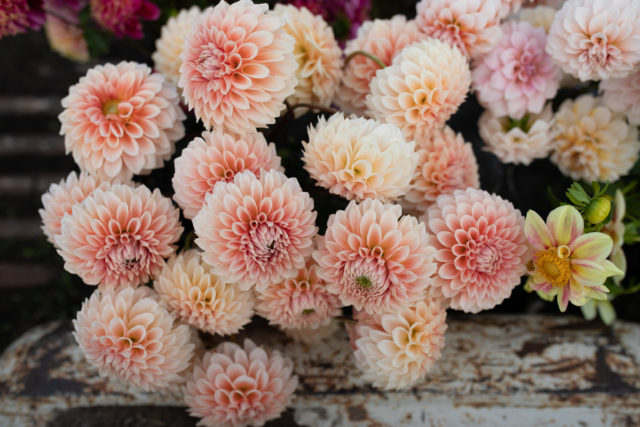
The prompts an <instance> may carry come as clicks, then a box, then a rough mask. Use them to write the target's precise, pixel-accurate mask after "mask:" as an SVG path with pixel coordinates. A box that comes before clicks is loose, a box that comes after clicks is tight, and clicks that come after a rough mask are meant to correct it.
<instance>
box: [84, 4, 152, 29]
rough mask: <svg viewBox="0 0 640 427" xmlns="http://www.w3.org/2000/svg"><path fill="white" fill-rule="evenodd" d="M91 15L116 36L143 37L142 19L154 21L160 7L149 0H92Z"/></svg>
mask: <svg viewBox="0 0 640 427" xmlns="http://www.w3.org/2000/svg"><path fill="white" fill-rule="evenodd" d="M89 4H90V5H91V17H92V18H93V19H94V20H95V21H96V22H97V23H98V24H99V25H100V26H101V27H103V28H106V29H107V30H109V31H111V32H113V34H115V35H116V37H131V38H134V39H141V38H142V37H143V36H144V34H143V32H142V22H140V21H142V20H145V21H154V20H156V19H158V17H159V16H160V9H159V8H158V6H156V5H155V4H153V3H152V2H151V1H149V0H90V1H89Z"/></svg>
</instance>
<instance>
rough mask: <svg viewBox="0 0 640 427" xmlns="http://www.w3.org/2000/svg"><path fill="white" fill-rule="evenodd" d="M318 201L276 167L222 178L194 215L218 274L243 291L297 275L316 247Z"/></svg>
mask: <svg viewBox="0 0 640 427" xmlns="http://www.w3.org/2000/svg"><path fill="white" fill-rule="evenodd" d="M315 219H316V213H315V212H314V211H313V199H312V198H311V197H310V196H309V194H307V193H305V192H303V191H302V189H301V188H300V184H299V183H298V181H297V180H296V179H295V178H287V177H286V176H285V175H284V174H283V173H282V172H278V171H275V170H271V171H268V172H263V173H262V174H261V175H260V177H259V178H258V177H256V176H255V175H254V174H253V172H251V171H244V172H241V173H239V174H237V175H236V176H235V177H234V179H233V182H229V183H226V182H219V183H218V184H216V186H215V188H214V189H213V192H212V193H209V194H208V195H207V196H206V199H205V204H204V206H203V207H202V209H201V210H200V212H198V215H196V217H195V218H194V219H193V227H194V230H195V233H196V235H197V236H198V238H197V239H196V243H197V244H198V246H199V247H200V248H201V249H202V250H203V251H204V254H203V256H202V258H203V259H204V261H205V262H206V263H208V264H210V265H211V266H213V271H214V273H215V274H216V275H217V276H219V277H220V278H221V279H222V280H225V281H227V282H229V283H238V284H239V285H240V287H241V289H249V288H250V287H252V286H254V285H256V286H257V287H258V288H259V289H263V288H264V287H266V286H268V285H270V284H272V283H278V282H280V281H282V280H284V279H288V278H291V277H295V276H296V274H297V273H298V270H300V269H301V268H302V267H304V265H305V258H306V257H307V256H308V255H310V254H311V252H312V251H313V236H314V235H315V234H316V232H317V228H316V226H315Z"/></svg>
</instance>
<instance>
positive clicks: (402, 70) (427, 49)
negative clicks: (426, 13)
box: [366, 39, 471, 139]
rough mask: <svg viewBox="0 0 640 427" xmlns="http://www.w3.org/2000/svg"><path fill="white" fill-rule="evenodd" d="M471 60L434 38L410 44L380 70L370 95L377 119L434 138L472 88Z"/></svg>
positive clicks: (371, 109)
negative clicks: (387, 65) (435, 130)
mask: <svg viewBox="0 0 640 427" xmlns="http://www.w3.org/2000/svg"><path fill="white" fill-rule="evenodd" d="M470 84H471V77H470V71H469V64H468V63H467V60H466V59H465V57H464V56H463V55H462V53H460V51H459V50H458V49H456V48H453V47H451V46H449V45H447V44H445V43H443V42H441V41H439V40H436V39H429V40H424V41H420V42H416V43H413V44H411V45H409V46H407V47H405V48H404V49H403V50H402V51H401V52H400V53H399V54H398V55H396V57H395V58H394V59H393V62H392V64H391V65H390V66H389V67H387V68H385V69H383V70H379V71H378V72H377V73H376V76H375V77H374V78H373V80H372V81H371V85H370V87H369V88H370V90H371V93H370V94H369V95H367V97H366V104H367V108H368V109H369V113H370V114H371V116H372V117H373V118H375V119H378V120H380V121H383V122H387V123H391V124H393V125H396V126H397V127H399V128H400V129H401V130H402V132H403V134H404V135H405V137H406V138H407V139H419V138H423V137H426V136H428V134H429V133H430V132H432V131H433V130H434V129H438V128H440V127H442V125H444V123H445V122H446V121H447V119H449V117H450V116H451V115H452V114H453V113H455V112H456V110H457V109H458V107H459V106H460V104H462V102H463V101H464V99H465V98H466V96H467V92H468V91H469V85H470Z"/></svg>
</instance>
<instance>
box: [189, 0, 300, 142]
mask: <svg viewBox="0 0 640 427" xmlns="http://www.w3.org/2000/svg"><path fill="white" fill-rule="evenodd" d="M268 9H269V6H268V5H266V4H253V3H252V2H251V1H250V0H240V1H239V2H237V3H233V4H231V5H229V4H227V3H226V2H225V1H224V0H222V1H221V2H220V3H218V5H217V6H215V7H214V8H209V9H207V10H205V11H204V12H203V15H202V18H201V19H200V20H198V22H197V24H196V25H195V27H194V29H193V32H191V33H190V35H189V36H188V37H187V38H186V39H185V42H184V49H183V51H182V56H181V59H182V65H181V66H180V81H179V85H180V87H182V88H183V96H184V98H185V100H186V101H187V103H188V105H189V108H190V109H193V110H194V111H195V114H196V117H197V118H199V119H201V120H202V122H203V123H204V125H205V127H207V128H212V127H216V128H220V129H222V130H225V129H226V130H228V131H231V132H235V133H243V132H245V131H247V130H251V129H254V128H256V127H264V126H266V125H268V124H271V123H273V122H274V121H275V118H276V117H277V116H278V115H279V114H280V111H281V110H282V109H284V100H285V99H286V98H287V97H288V96H289V95H291V94H293V93H294V90H295V86H296V77H295V72H296V69H297V66H298V65H297V62H296V58H295V56H294V54H293V48H294V45H295V40H294V39H293V37H291V36H290V35H289V34H287V33H286V32H285V31H284V28H283V27H284V21H283V20H282V18H280V17H278V16H275V15H274V14H271V13H266V12H267V10H268Z"/></svg>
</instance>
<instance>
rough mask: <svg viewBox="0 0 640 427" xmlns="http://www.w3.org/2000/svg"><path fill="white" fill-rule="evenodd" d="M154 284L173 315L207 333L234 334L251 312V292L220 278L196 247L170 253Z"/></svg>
mask: <svg viewBox="0 0 640 427" xmlns="http://www.w3.org/2000/svg"><path fill="white" fill-rule="evenodd" d="M153 287H154V288H155V290H156V291H157V292H158V294H159V295H160V298H162V299H163V300H164V301H165V302H166V303H167V305H168V309H169V311H170V312H171V313H172V314H173V315H175V316H176V318H178V319H179V320H181V321H183V322H186V323H188V324H190V325H193V326H195V327H196V328H198V329H200V330H202V331H205V332H208V333H210V334H220V335H229V334H235V333H236V332H238V331H239V330H240V329H242V327H243V326H244V325H246V324H247V323H249V322H250V321H251V317H252V316H253V306H254V298H253V294H252V293H251V292H248V291H241V290H240V289H238V288H237V286H235V285H234V284H230V283H224V282H223V281H221V280H220V279H219V278H218V277H217V276H216V275H215V274H213V272H212V268H211V267H210V266H208V265H206V264H204V263H203V262H202V258H201V255H200V253H199V252H198V251H197V250H196V249H192V250H189V251H186V252H182V253H180V254H178V255H177V256H173V257H171V259H169V261H168V262H167V264H166V265H165V266H164V268H163V269H162V271H161V272H160V274H159V275H158V277H157V278H156V280H155V282H154V284H153Z"/></svg>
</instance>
